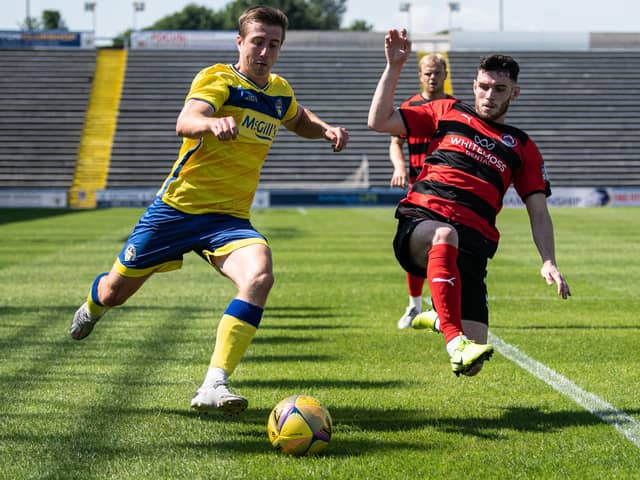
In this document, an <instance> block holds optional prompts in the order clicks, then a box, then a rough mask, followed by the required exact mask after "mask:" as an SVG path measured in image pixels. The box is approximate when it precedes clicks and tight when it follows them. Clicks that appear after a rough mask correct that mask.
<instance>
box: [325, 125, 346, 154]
mask: <svg viewBox="0 0 640 480" xmlns="http://www.w3.org/2000/svg"><path fill="white" fill-rule="evenodd" d="M324 138H326V139H327V140H329V141H330V142H331V143H333V151H334V152H339V151H341V150H342V149H343V148H344V147H346V146H347V143H348V142H349V132H348V131H347V129H346V128H343V127H329V128H327V129H326V130H325V131H324Z"/></svg>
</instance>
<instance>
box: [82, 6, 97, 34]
mask: <svg viewBox="0 0 640 480" xmlns="http://www.w3.org/2000/svg"><path fill="white" fill-rule="evenodd" d="M84 11H85V12H91V24H92V25H93V35H94V36H95V34H96V2H84Z"/></svg>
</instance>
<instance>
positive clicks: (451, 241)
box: [432, 224, 458, 246]
mask: <svg viewBox="0 0 640 480" xmlns="http://www.w3.org/2000/svg"><path fill="white" fill-rule="evenodd" d="M432 243H434V244H436V243H446V244H448V245H454V246H457V245H458V232H457V230H456V229H455V228H453V227H452V226H451V225H444V224H443V225H442V226H440V227H438V228H436V230H435V232H434V234H433V242H432Z"/></svg>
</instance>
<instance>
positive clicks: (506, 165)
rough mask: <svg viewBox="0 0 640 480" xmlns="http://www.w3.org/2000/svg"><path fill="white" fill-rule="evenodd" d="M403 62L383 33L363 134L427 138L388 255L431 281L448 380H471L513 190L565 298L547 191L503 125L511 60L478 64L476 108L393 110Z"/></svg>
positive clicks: (536, 159)
mask: <svg viewBox="0 0 640 480" xmlns="http://www.w3.org/2000/svg"><path fill="white" fill-rule="evenodd" d="M410 53H411V42H410V41H409V40H408V39H407V36H406V31H405V30H402V31H398V30H390V31H389V32H388V33H387V35H386V36H385V56H386V59H387V65H386V67H385V70H384V72H383V73H382V76H381V77H380V80H379V82H378V86H377V88H376V91H375V94H374V97H373V100H372V103H371V108H370V110H369V127H370V128H373V129H374V130H377V131H379V132H385V133H389V134H392V135H409V136H411V135H422V136H428V137H430V138H431V141H430V143H429V149H428V152H427V158H426V159H425V165H424V167H423V169H422V171H421V172H420V175H419V176H418V178H417V180H416V182H415V183H414V185H413V187H412V189H411V191H410V192H409V193H408V194H407V196H406V197H405V198H404V199H403V200H401V201H400V203H399V205H398V208H397V210H396V218H398V229H397V232H396V236H395V238H394V250H395V253H396V257H397V259H398V261H399V262H400V264H401V265H402V266H403V268H404V269H405V270H407V271H408V272H410V273H413V274H414V275H422V276H424V277H426V279H427V281H428V282H429V288H430V290H431V297H432V300H433V304H434V308H435V310H436V311H437V313H438V316H439V321H438V322H434V324H433V325H432V328H434V329H436V330H438V331H440V332H442V333H443V334H444V337H445V342H446V347H447V352H448V353H449V355H450V357H451V368H452V370H453V372H454V373H455V374H456V375H460V374H465V375H474V374H476V373H478V371H479V370H480V368H481V367H482V363H483V362H484V361H485V360H487V359H489V358H490V356H491V355H492V353H493V347H492V346H491V345H488V344H486V343H485V342H486V341H487V334H488V317H489V314H488V305H487V288H486V267H487V261H488V259H489V258H492V257H493V255H494V253H495V251H496V249H497V247H498V240H499V236H500V235H499V232H498V230H497V228H496V216H497V214H498V213H499V212H500V210H501V208H502V201H503V198H504V195H505V193H506V191H507V189H508V188H509V186H510V185H513V186H514V188H515V190H516V192H517V193H518V194H519V195H520V197H521V198H522V200H523V201H524V203H525V205H526V209H527V213H528V215H529V220H530V225H531V231H532V234H533V240H534V243H535V245H536V247H537V249H538V252H539V254H540V257H541V260H542V267H541V269H540V273H541V275H542V277H543V278H544V280H545V281H546V282H547V283H548V284H549V285H553V284H554V283H555V285H556V289H557V293H558V295H559V296H560V297H561V298H563V299H566V298H567V297H568V296H570V295H571V292H570V290H569V286H568V284H567V282H566V281H565V279H564V277H563V276H562V274H561V273H560V270H559V269H558V267H557V265H556V258H555V242H554V233H553V224H552V221H551V217H550V215H549V211H548V208H547V200H546V198H547V196H549V195H550V194H551V190H550V187H549V182H548V180H547V178H546V174H545V171H544V164H543V161H542V157H541V155H540V152H539V151H538V148H537V147H536V145H535V143H534V142H533V140H532V139H531V138H529V136H528V135H527V134H526V133H525V132H523V131H522V130H519V129H518V128H515V127H513V126H510V125H507V124H505V123H504V122H505V116H506V113H507V110H508V109H509V105H510V102H511V101H513V100H515V99H516V98H517V97H518V95H519V94H520V87H519V85H518V74H519V70H520V68H519V65H518V63H517V62H516V61H515V60H514V59H513V58H511V57H509V56H505V55H491V56H488V57H485V58H483V59H482V60H481V62H480V65H479V67H478V70H477V74H476V78H475V80H474V82H473V92H474V96H475V102H474V107H470V106H468V105H465V104H463V103H461V102H459V101H457V100H452V99H448V100H436V101H432V102H429V103H427V104H425V105H420V106H416V107H410V106H409V107H401V108H399V109H397V110H395V109H394V106H393V94H394V91H395V87H396V84H397V81H398V77H399V75H400V72H401V71H402V67H403V66H404V64H405V62H406V60H407V58H408V57H409V55H410ZM463 319H465V323H464V330H463V323H462V320H463Z"/></svg>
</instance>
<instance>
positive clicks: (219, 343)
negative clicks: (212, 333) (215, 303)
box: [209, 299, 262, 375]
mask: <svg viewBox="0 0 640 480" xmlns="http://www.w3.org/2000/svg"><path fill="white" fill-rule="evenodd" d="M261 318H262V308H260V307H258V306H256V305H252V304H250V303H247V302H245V301H243V300H238V299H234V300H233V301H232V302H231V303H230V304H229V307H227V310H226V312H225V313H224V315H223V316H222V319H221V320H220V323H219V324H218V332H217V334H216V346H215V348H214V350H213V355H211V363H210V364H209V365H210V366H211V367H213V368H222V369H224V370H225V371H226V372H227V373H228V374H229V375H231V374H232V373H233V371H234V370H235V369H236V367H237V366H238V364H239V363H240V360H242V357H243V356H244V354H245V353H246V351H247V349H248V348H249V345H250V344H251V341H252V340H253V337H254V335H255V334H256V331H257V329H258V325H259V324H260V320H261Z"/></svg>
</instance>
